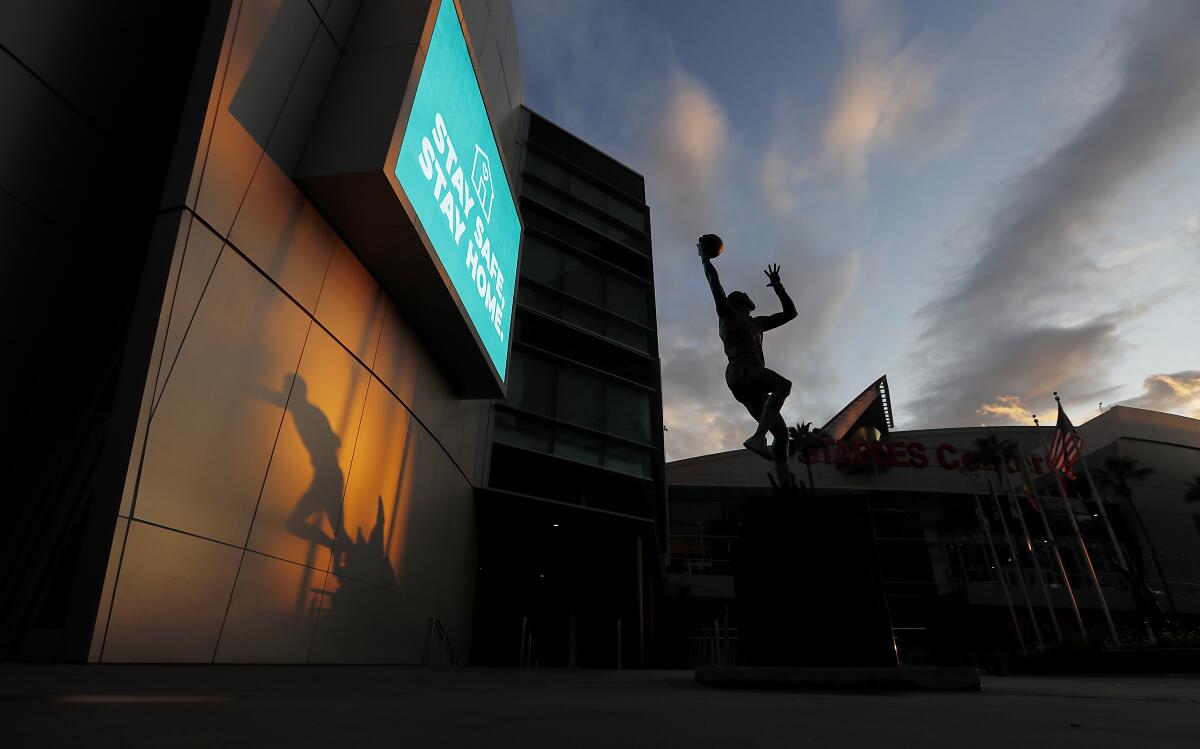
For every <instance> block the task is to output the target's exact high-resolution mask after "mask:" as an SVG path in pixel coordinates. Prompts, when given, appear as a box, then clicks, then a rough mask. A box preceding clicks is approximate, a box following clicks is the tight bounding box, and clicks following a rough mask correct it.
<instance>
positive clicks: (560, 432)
mask: <svg viewBox="0 0 1200 749" xmlns="http://www.w3.org/2000/svg"><path fill="white" fill-rule="evenodd" d="M602 449H603V445H602V441H601V439H600V438H599V437H597V436H596V435H594V434H587V433H586V432H581V431H579V430H578V429H572V428H570V427H568V426H563V425H561V424H560V425H559V426H558V427H557V429H556V430H555V434H554V454H555V455H560V456H562V457H564V458H570V459H571V460H578V461H580V462H582V463H590V464H591V465H594V466H598V465H600V462H601V454H602Z"/></svg>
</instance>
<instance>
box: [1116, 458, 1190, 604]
mask: <svg viewBox="0 0 1200 749" xmlns="http://www.w3.org/2000/svg"><path fill="white" fill-rule="evenodd" d="M1153 473H1154V469H1153V468H1148V467H1146V466H1143V465H1142V464H1141V461H1139V460H1138V459H1137V458H1131V457H1129V456H1128V455H1117V456H1115V457H1111V458H1105V460H1104V468H1102V469H1100V480H1101V481H1103V482H1104V483H1106V484H1108V485H1109V486H1111V487H1112V488H1113V490H1114V491H1116V493H1117V495H1118V496H1120V497H1122V498H1124V500H1125V506H1126V507H1127V508H1129V514H1130V515H1132V516H1133V519H1134V522H1136V523H1137V526H1138V529H1139V530H1140V531H1141V532H1142V536H1143V537H1144V538H1145V539H1146V546H1147V549H1148V551H1149V552H1150V559H1151V561H1153V562H1154V569H1155V570H1156V571H1157V572H1158V579H1159V580H1161V581H1162V586H1163V592H1164V593H1165V594H1166V596H1167V605H1168V606H1169V607H1170V608H1171V612H1172V613H1174V612H1175V598H1174V597H1173V596H1172V595H1171V587H1170V586H1169V585H1168V584H1167V576H1166V574H1165V573H1164V572H1163V568H1162V562H1161V561H1159V558H1158V551H1157V550H1156V549H1155V547H1154V539H1153V538H1151V537H1150V531H1149V530H1147V529H1146V522H1145V521H1144V520H1142V513H1141V512H1139V511H1138V508H1137V503H1135V502H1134V501H1133V488H1132V487H1131V486H1130V485H1129V484H1130V482H1132V481H1141V480H1143V479H1145V478H1147V477H1149V476H1151V475H1152V474H1153ZM1137 546H1138V548H1136V549H1131V550H1130V551H1132V552H1134V553H1136V554H1137V555H1138V557H1139V561H1140V557H1141V546H1140V544H1138V545H1137ZM1130 556H1132V554H1131V555H1130ZM1130 566H1131V567H1132V566H1133V560H1131V561H1130ZM1138 566H1139V567H1140V566H1141V565H1140V564H1139V565H1138Z"/></svg>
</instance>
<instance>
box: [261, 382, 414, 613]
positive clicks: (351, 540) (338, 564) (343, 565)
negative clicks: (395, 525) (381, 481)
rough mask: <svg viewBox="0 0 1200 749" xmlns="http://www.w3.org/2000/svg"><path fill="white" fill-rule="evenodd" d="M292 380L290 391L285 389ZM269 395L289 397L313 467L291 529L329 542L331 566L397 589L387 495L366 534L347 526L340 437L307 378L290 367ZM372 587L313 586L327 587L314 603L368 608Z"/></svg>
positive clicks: (332, 609)
mask: <svg viewBox="0 0 1200 749" xmlns="http://www.w3.org/2000/svg"><path fill="white" fill-rule="evenodd" d="M289 385H290V387H291V394H290V395H287V393H288V387H289ZM268 400H270V401H272V402H274V403H277V404H278V405H280V406H284V403H285V402H286V411H287V413H289V414H290V415H291V418H292V421H293V423H294V424H295V426H296V432H297V434H298V435H299V437H300V442H301V443H302V444H303V445H304V449H305V451H306V452H307V453H308V458H309V462H310V464H311V465H312V469H313V475H312V480H311V481H310V482H309V485H308V488H307V489H305V490H304V493H303V494H301V495H300V497H299V499H297V500H296V504H295V506H294V507H293V508H292V511H291V513H290V514H289V515H288V518H287V520H286V528H287V530H288V532H289V533H291V534H292V535H295V536H297V537H299V538H302V539H305V540H307V541H309V542H310V543H312V544H315V545H321V546H325V547H327V548H329V549H330V550H331V552H332V559H331V561H330V565H329V570H328V571H329V572H331V573H333V574H334V575H336V576H338V577H339V578H341V579H346V578H349V579H353V580H358V581H362V582H366V583H369V584H370V585H372V586H374V587H376V588H380V587H382V588H386V589H389V590H396V589H397V588H398V587H399V586H398V585H397V583H396V576H395V572H394V571H393V570H392V566H391V561H390V560H389V558H388V555H387V549H386V548H385V546H386V544H385V539H384V534H385V533H386V530H387V523H386V515H385V513H384V508H383V497H382V496H377V498H376V506H375V520H374V524H373V526H372V527H371V529H370V530H369V531H368V532H367V534H366V535H365V536H364V535H363V529H362V528H358V529H357V530H356V531H355V533H354V536H351V534H350V533H349V532H348V531H347V530H346V527H345V513H344V511H343V507H342V503H343V496H344V492H345V487H346V481H345V476H344V474H343V473H342V469H341V465H340V464H339V462H338V451H339V450H340V449H341V446H342V440H341V437H339V436H338V434H337V432H336V431H335V430H334V429H333V426H332V425H331V424H330V421H329V418H328V417H327V416H326V415H325V412H324V411H322V410H321V409H320V407H318V406H317V405H316V404H315V403H313V402H312V401H311V400H309V392H308V383H306V382H305V381H304V378H303V377H301V376H300V375H299V374H298V373H290V374H288V375H286V376H285V377H284V378H283V386H282V389H281V390H280V391H279V392H272V393H270V395H269V397H268ZM326 528H328V529H329V530H328V531H327V530H326ZM308 586H309V583H308V582H305V583H304V585H303V587H304V588H305V589H308ZM368 590H369V589H362V588H356V587H354V586H351V587H346V586H345V585H342V584H340V583H339V585H338V586H337V588H336V590H330V589H328V586H326V589H325V590H323V591H319V590H317V589H313V592H319V593H323V595H321V596H319V597H318V599H317V601H316V602H314V605H315V606H316V607H317V608H318V609H319V610H320V612H321V614H322V615H323V616H329V615H336V614H337V613H338V612H347V611H355V610H360V609H361V610H369V607H370V601H368V600H365V599H363V598H362V596H364V595H369V594H368Z"/></svg>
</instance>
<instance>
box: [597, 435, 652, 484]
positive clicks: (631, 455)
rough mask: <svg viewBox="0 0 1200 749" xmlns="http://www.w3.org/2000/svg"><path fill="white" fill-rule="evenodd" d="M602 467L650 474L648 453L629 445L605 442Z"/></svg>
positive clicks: (623, 471) (642, 474)
mask: <svg viewBox="0 0 1200 749" xmlns="http://www.w3.org/2000/svg"><path fill="white" fill-rule="evenodd" d="M604 467H605V468H611V469H613V470H614V471H621V472H622V473H632V474H633V475H635V476H647V477H648V476H649V475H650V454H649V453H648V452H647V451H646V450H642V449H640V448H637V447H633V446H631V445H622V444H621V443H619V442H607V443H605V445H604Z"/></svg>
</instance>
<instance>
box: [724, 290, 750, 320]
mask: <svg viewBox="0 0 1200 749" xmlns="http://www.w3.org/2000/svg"><path fill="white" fill-rule="evenodd" d="M725 298H726V299H728V300H729V306H730V307H733V308H734V309H735V310H737V311H738V312H741V313H742V314H743V315H748V314H750V313H751V312H753V311H754V300H753V299H751V298H750V295H749V294H747V293H746V292H744V291H733V292H730V293H729V296H727V297H725Z"/></svg>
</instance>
